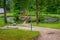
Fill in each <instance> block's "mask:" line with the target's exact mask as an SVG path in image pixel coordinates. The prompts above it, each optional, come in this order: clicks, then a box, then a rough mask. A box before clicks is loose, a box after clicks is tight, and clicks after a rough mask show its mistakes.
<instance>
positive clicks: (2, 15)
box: [0, 13, 13, 17]
mask: <svg viewBox="0 0 60 40" xmlns="http://www.w3.org/2000/svg"><path fill="white" fill-rule="evenodd" d="M7 16H8V17H9V16H13V14H12V13H7ZM0 17H4V14H0Z"/></svg>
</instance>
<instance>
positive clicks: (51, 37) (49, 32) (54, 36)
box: [9, 26, 60, 40]
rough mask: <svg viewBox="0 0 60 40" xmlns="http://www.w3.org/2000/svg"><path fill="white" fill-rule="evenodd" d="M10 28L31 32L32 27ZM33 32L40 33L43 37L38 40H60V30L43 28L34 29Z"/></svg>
mask: <svg viewBox="0 0 60 40" xmlns="http://www.w3.org/2000/svg"><path fill="white" fill-rule="evenodd" d="M9 27H10V28H18V29H22V30H31V27H20V26H9ZM32 30H33V31H39V32H40V33H41V35H40V36H39V37H38V39H37V40H60V30H59V29H50V28H41V27H33V28H32Z"/></svg>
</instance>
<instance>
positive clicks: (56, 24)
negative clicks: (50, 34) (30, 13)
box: [32, 23, 60, 29]
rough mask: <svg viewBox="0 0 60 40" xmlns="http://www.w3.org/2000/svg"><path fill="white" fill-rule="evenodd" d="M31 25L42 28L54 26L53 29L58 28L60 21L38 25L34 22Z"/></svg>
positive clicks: (59, 27)
mask: <svg viewBox="0 0 60 40" xmlns="http://www.w3.org/2000/svg"><path fill="white" fill-rule="evenodd" d="M32 25H33V26H38V27H44V28H54V29H60V23H55V24H53V23H51V24H49V23H39V24H38V25H37V24H36V23H32Z"/></svg>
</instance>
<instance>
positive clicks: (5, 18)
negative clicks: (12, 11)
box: [4, 0, 7, 24]
mask: <svg viewBox="0 0 60 40" xmlns="http://www.w3.org/2000/svg"><path fill="white" fill-rule="evenodd" d="M4 21H5V23H6V24H7V16H6V0H4Z"/></svg>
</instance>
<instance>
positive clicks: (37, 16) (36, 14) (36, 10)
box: [36, 0, 39, 24]
mask: <svg viewBox="0 0 60 40" xmlns="http://www.w3.org/2000/svg"><path fill="white" fill-rule="evenodd" d="M38 22H39V21H38V0H36V23H37V24H38Z"/></svg>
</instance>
